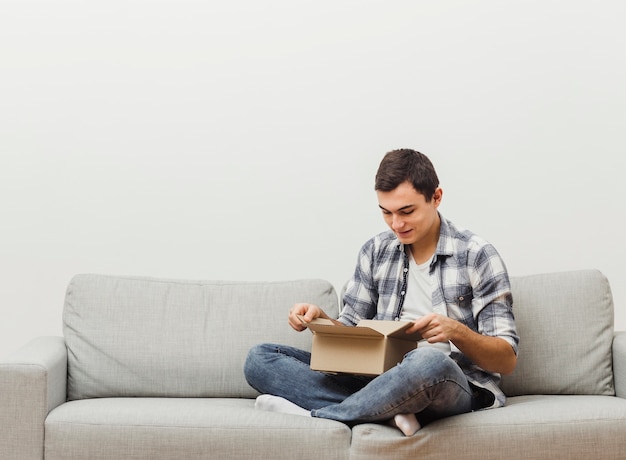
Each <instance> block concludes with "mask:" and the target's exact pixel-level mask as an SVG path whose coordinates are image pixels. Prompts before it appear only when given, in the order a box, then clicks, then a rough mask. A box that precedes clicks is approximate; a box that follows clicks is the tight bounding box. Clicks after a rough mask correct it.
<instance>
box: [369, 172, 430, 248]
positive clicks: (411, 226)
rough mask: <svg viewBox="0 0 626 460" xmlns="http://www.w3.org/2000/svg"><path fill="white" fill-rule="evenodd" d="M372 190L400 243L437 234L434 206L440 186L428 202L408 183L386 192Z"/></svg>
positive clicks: (411, 243)
mask: <svg viewBox="0 0 626 460" xmlns="http://www.w3.org/2000/svg"><path fill="white" fill-rule="evenodd" d="M376 193H377V195H378V206H379V207H380V209H381V210H382V212H383V218H384V219H385V222H386V223H387V225H389V228H391V230H393V231H394V233H395V234H396V235H397V236H398V239H399V240H400V242H401V243H402V244H410V245H414V244H419V243H420V242H430V241H431V238H432V237H433V236H434V235H435V234H436V235H438V232H439V227H438V223H439V217H438V214H437V208H438V207H439V204H440V203H441V196H442V190H441V189H440V188H437V190H436V191H435V194H434V196H433V198H432V199H431V200H430V201H429V202H428V201H426V197H425V196H424V195H422V194H421V193H419V192H417V190H415V188H413V185H412V184H411V183H409V182H403V183H402V184H400V185H399V186H398V187H396V188H395V189H393V190H392V191H390V192H381V191H377V192H376Z"/></svg>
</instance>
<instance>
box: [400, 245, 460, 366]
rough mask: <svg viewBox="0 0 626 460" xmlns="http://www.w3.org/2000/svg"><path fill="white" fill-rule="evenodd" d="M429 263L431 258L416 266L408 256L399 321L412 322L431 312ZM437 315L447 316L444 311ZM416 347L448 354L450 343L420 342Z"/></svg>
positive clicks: (431, 291)
mask: <svg viewBox="0 0 626 460" xmlns="http://www.w3.org/2000/svg"><path fill="white" fill-rule="evenodd" d="M431 262H432V257H431V258H429V259H428V260H427V261H426V262H424V263H423V264H419V265H418V264H417V263H415V259H413V256H412V255H411V254H409V276H408V278H407V287H406V295H405V298H404V304H403V307H402V313H401V315H400V320H402V321H414V320H415V319H417V318H419V317H421V316H424V315H427V314H429V313H432V312H433V285H432V281H431V279H430V273H429V272H430V264H431ZM437 313H439V314H442V315H446V316H447V312H446V311H437ZM418 346H420V347H434V348H438V349H440V350H441V351H443V352H444V353H447V354H450V342H444V343H428V341H426V340H422V341H420V342H419V344H418Z"/></svg>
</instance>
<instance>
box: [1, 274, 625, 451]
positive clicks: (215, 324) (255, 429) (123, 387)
mask: <svg viewBox="0 0 626 460" xmlns="http://www.w3.org/2000/svg"><path fill="white" fill-rule="evenodd" d="M511 283H512V288H513V296H514V311H515V315H516V319H517V324H518V331H519V334H520V336H521V344H520V351H519V358H518V365H517V368H516V370H515V372H514V373H513V374H512V375H510V376H506V377H504V378H503V380H502V387H503V389H504V391H505V392H506V394H507V396H508V400H507V405H506V406H505V407H503V408H500V409H493V410H483V411H477V412H472V413H468V414H463V415H458V416H454V417H450V418H446V419H442V420H439V421H436V422H433V423H431V424H429V425H427V426H425V427H424V428H422V429H421V430H420V431H418V432H417V433H416V434H415V435H414V436H412V437H405V436H403V435H402V434H401V433H400V431H399V430H397V429H395V428H392V427H390V426H387V425H384V424H372V423H367V424H359V425H355V426H353V427H349V426H347V425H345V424H343V423H340V422H336V421H332V420H323V419H314V418H308V417H301V416H295V415H287V414H278V413H271V412H264V411H259V410H255V409H254V399H255V397H256V396H257V394H256V393H255V391H254V390H253V389H252V388H250V387H249V386H248V385H247V383H246V381H245V379H244V376H243V372H242V366H243V363H244V359H245V357H246V354H247V351H248V349H249V348H250V347H251V346H252V345H254V344H256V343H259V342H267V341H272V342H279V343H286V344H290V345H294V346H299V347H302V348H305V349H310V343H311V334H310V332H308V331H304V332H301V333H297V332H294V331H292V330H291V329H290V328H289V327H288V325H287V322H286V318H287V311H288V309H289V308H290V307H291V306H292V305H293V304H294V303H296V302H311V303H316V304H318V305H320V306H321V307H323V308H324V309H325V310H326V311H327V312H329V313H330V314H335V315H336V314H338V303H339V302H338V296H337V294H336V291H335V289H334V288H333V286H332V285H331V284H330V283H329V282H327V281H323V280H299V281H287V282H260V283H252V282H224V281H184V280H167V279H152V278H142V277H121V276H104V275H91V274H87V275H78V276H76V277H74V278H73V279H72V280H71V282H70V283H69V286H68V288H67V293H66V298H65V305H64V309H63V337H40V338H36V339H34V340H33V341H31V342H30V343H28V344H26V345H25V346H24V347H23V348H21V349H20V350H19V351H17V352H16V353H14V354H12V355H11V356H9V357H8V358H5V359H3V360H2V361H0V458H2V459H17V460H30V459H43V458H45V459H47V460H57V459H63V460H69V459H90V460H93V459H118V460H119V459H150V460H155V459H208V458H216V459H222V458H223V459H239V458H241V459H259V460H267V459H290V460H291V459H309V458H311V459H374V458H376V459H379V458H385V459H407V458H414V459H448V458H464V459H481V460H484V459H501V458H509V459H544V458H550V459H561V458H562V459H568V460H572V459H589V458H594V459H610V458H613V459H616V458H625V457H626V399H624V398H626V333H623V332H617V333H615V332H614V327H613V302H612V297H611V291H610V287H609V283H608V281H607V279H606V278H605V277H604V276H603V274H602V273H600V272H598V271H596V270H582V271H572V272H561V273H549V274H540V275H531V276H518V277H512V278H511Z"/></svg>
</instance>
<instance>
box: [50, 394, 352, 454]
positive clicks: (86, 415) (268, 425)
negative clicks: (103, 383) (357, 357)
mask: <svg viewBox="0 0 626 460" xmlns="http://www.w3.org/2000/svg"><path fill="white" fill-rule="evenodd" d="M350 437H351V432H350V429H349V428H348V427H347V426H346V425H344V424H343V423H340V422H335V421H332V420H324V419H315V418H308V417H302V416H297V415H285V414H277V413H273V412H264V411H260V410H255V409H254V400H253V399H235V398H233V399H222V398H212V399H194V398H104V399H91V400H80V401H71V402H68V403H66V404H63V405H61V406H59V407H58V408H56V409H54V410H53V411H52V412H51V413H50V414H49V415H48V418H47V420H46V423H45V452H46V453H45V457H46V459H47V460H61V459H63V460H73V459H87V458H88V459H111V460H113V459H115V460H119V459H120V458H124V459H146V460H148V459H149V460H159V459H174V458H176V459H179V458H180V459H185V460H193V459H206V458H228V459H238V458H242V459H243V458H246V459H259V460H266V459H268V458H272V459H289V460H292V459H293V458H298V459H307V458H311V459H313V458H314V459H319V458H324V459H338V458H344V459H345V458H347V457H348V452H349V448H350ZM277 446H281V447H280V448H278V447H277ZM285 446H290V447H291V449H285ZM296 452H297V456H296V455H295V453H296Z"/></svg>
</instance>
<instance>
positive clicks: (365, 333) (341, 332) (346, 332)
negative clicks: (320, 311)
mask: <svg viewBox="0 0 626 460" xmlns="http://www.w3.org/2000/svg"><path fill="white" fill-rule="evenodd" d="M303 324H305V325H306V326H307V327H308V328H309V329H310V330H311V331H313V332H315V333H319V334H330V335H336V336H342V337H346V336H350V337H372V338H381V337H384V336H385V335H384V334H383V333H382V332H378V331H376V330H374V329H372V328H369V327H362V328H357V327H350V326H339V325H337V324H335V323H333V322H332V321H330V320H327V319H321V318H317V319H314V320H312V321H311V322H309V323H305V322H304V321H303Z"/></svg>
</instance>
